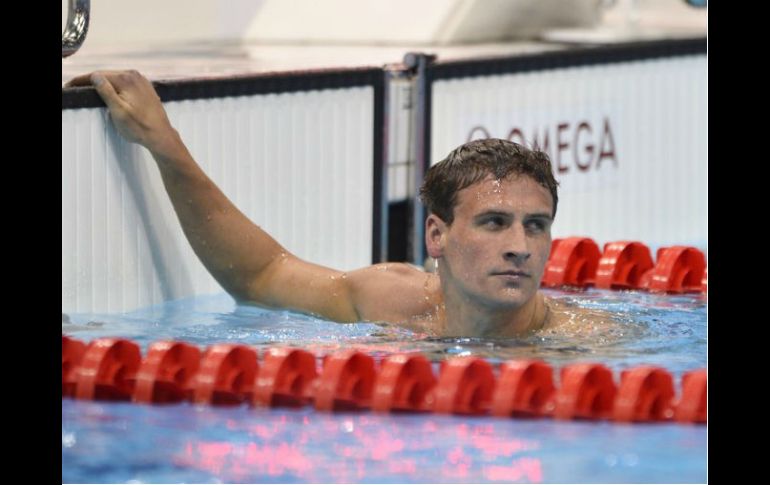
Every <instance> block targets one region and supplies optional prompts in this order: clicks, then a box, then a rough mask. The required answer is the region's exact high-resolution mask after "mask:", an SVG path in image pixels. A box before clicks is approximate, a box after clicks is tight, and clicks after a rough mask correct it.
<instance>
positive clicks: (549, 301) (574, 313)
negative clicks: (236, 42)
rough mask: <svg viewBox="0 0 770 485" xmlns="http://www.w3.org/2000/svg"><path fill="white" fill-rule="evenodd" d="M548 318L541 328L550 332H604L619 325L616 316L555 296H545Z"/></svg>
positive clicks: (583, 333)
mask: <svg viewBox="0 0 770 485" xmlns="http://www.w3.org/2000/svg"><path fill="white" fill-rule="evenodd" d="M545 303H546V306H547V308H548V319H547V321H546V324H545V327H544V328H543V330H546V331H549V332H550V333H558V334H571V335H581V334H582V335H589V334H597V335H598V334H604V333H606V332H608V331H611V330H613V329H616V328H617V327H619V326H620V325H621V322H620V321H619V320H618V319H617V316H616V315H614V314H612V313H610V312H608V311H605V310H600V309H596V308H584V307H581V306H578V305H576V304H574V303H569V302H565V301H563V300H559V299H556V298H548V297H546V298H545Z"/></svg>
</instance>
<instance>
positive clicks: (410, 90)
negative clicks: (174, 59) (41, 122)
mask: <svg viewBox="0 0 770 485" xmlns="http://www.w3.org/2000/svg"><path fill="white" fill-rule="evenodd" d="M414 59H415V57H412V60H414ZM416 59H418V61H419V62H415V63H411V64H410V62H408V56H407V57H405V58H404V59H403V61H404V62H397V63H394V64H388V65H386V66H385V67H384V68H380V67H378V68H364V69H361V68H359V69H348V70H339V71H334V72H330V71H328V70H324V71H307V72H295V73H284V74H263V75H259V76H251V77H243V76H235V75H233V76H231V77H227V78H221V79H214V78H208V79H191V80H181V81H173V82H171V81H168V82H158V83H156V86H157V88H158V91H159V94H160V95H161V98H162V99H163V100H164V102H165V103H166V106H167V109H168V112H169V115H170V117H171V119H172V122H173V123H174V124H175V126H176V127H177V128H178V129H179V131H180V133H181V134H182V136H183V138H184V139H185V141H186V142H187V144H188V147H189V148H190V150H191V152H192V153H193V156H194V157H195V158H196V160H197V161H198V162H199V163H200V164H201V166H202V167H203V169H204V170H205V171H206V173H208V174H209V176H210V177H211V178H212V179H213V180H214V182H215V183H217V185H219V186H220V187H221V188H222V189H223V191H224V193H225V194H226V195H227V196H228V197H230V198H231V200H233V202H234V203H235V204H236V205H237V206H238V207H239V208H240V209H241V210H243V212H244V213H245V214H246V215H247V216H248V217H250V218H251V219H252V220H253V221H255V222H256V223H257V224H259V225H260V226H262V227H263V228H265V229H266V230H267V231H268V232H270V233H271V234H272V235H274V236H275V237H276V239H277V240H278V241H279V242H281V243H282V244H283V245H284V246H286V247H287V248H288V249H289V250H290V251H292V252H294V253H295V254H297V255H298V256H300V257H302V258H306V259H308V260H311V261H314V262H317V263H320V264H324V265H328V266H332V267H336V268H339V269H353V268H356V267H360V266H364V265H367V264H370V263H372V262H376V261H381V260H386V259H391V260H392V259H394V255H396V254H405V255H407V257H406V259H408V260H411V261H413V262H415V263H417V264H422V263H423V261H424V250H423V238H422V227H423V220H424V219H423V217H422V215H421V214H422V208H421V207H420V205H419V202H418V201H417V200H416V198H415V194H416V191H417V187H418V186H419V184H420V182H421V177H422V174H423V173H424V170H425V169H427V167H428V166H429V165H430V164H431V163H435V162H437V161H438V160H440V159H441V158H443V157H444V156H445V155H446V154H447V153H448V152H449V151H450V150H451V149H452V148H454V147H455V146H457V145H459V144H461V143H463V142H466V141H468V140H470V139H474V138H481V137H486V136H491V137H500V138H509V139H511V140H513V141H517V142H524V143H526V144H529V145H537V146H539V147H541V148H542V149H544V150H546V151H547V152H549V154H550V155H551V157H552V160H553V163H554V170H555V172H556V175H557V179H558V180H559V181H560V182H561V191H560V200H561V203H560V204H559V213H558V217H557V220H556V224H555V225H554V232H553V235H554V237H556V238H558V237H565V236H588V237H591V238H593V239H594V240H596V241H603V242H611V241H617V240H628V239H636V240H640V241H645V242H646V243H647V244H648V245H649V246H650V249H652V251H653V252H654V251H656V249H657V248H659V247H661V246H666V245H672V244H680V245H691V246H696V247H698V248H700V249H701V250H703V251H704V252H707V247H706V239H707V230H708V227H707V218H706V214H707V176H708V172H707V143H706V140H707V130H708V122H707V59H706V40H705V39H704V38H695V39H669V40H656V41H647V42H634V43H624V44H618V45H610V46H603V47H595V46H590V45H587V46H578V47H574V46H572V47H570V48H566V49H565V48H562V49H560V50H558V51H553V50H552V49H551V50H548V51H544V52H539V53H535V54H518V55H515V56H509V57H494V58H478V59H471V60H467V59H466V60H460V61H458V60H442V59H440V58H439V59H431V58H429V57H425V56H418V57H416ZM394 61H397V60H396V59H394ZM396 208H398V209H399V210H398V211H396V210H395V209H396ZM394 248H395V249H396V251H394V250H393V249H394ZM403 248H406V249H405V250H403V251H401V250H400V249H403ZM389 251H390V254H389ZM221 291H222V289H221V287H219V285H218V284H217V283H216V282H215V281H214V279H213V278H212V277H211V276H210V275H209V274H208V273H207V271H206V270H205V268H204V267H203V266H202V265H201V263H200V262H199V261H198V260H197V257H196V256H195V255H194V253H193V252H192V249H191V248H190V247H189V244H188V243H187V241H186V240H185V238H184V235H183V233H182V231H181V227H180V226H179V223H178V221H177V219H176V215H175V214H174V212H173V208H172V206H171V204H170V202H169V200H168V197H167V195H166V194H165V190H164V188H163V186H162V182H161V179H160V176H159V173H158V171H157V168H156V167H155V164H154V162H153V161H152V160H151V158H150V156H149V153H148V152H147V151H146V150H144V149H143V148H139V147H138V146H136V145H131V144H127V143H125V142H124V141H123V140H122V139H121V138H120V137H119V136H118V135H117V134H116V133H115V132H114V129H113V128H112V125H111V124H109V123H108V122H107V117H106V110H105V109H104V108H103V105H102V104H101V101H100V100H99V99H98V97H97V96H96V94H95V92H94V91H93V90H92V89H90V88H85V89H65V90H63V92H62V311H63V312H67V313H68V312H120V311H129V310H132V309H137V308H144V307H147V306H150V305H153V304H157V303H160V302H163V301H168V300H173V299H178V298H183V297H187V296H192V295H198V294H210V293H216V292H221Z"/></svg>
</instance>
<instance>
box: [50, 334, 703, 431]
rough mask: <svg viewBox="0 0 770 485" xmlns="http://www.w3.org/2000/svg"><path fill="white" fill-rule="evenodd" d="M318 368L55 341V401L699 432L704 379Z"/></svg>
mask: <svg viewBox="0 0 770 485" xmlns="http://www.w3.org/2000/svg"><path fill="white" fill-rule="evenodd" d="M317 360H318V359H317V358H316V356H315V355H313V354H312V353H310V352H308V351H305V350H302V349H292V348H273V349H269V350H267V351H266V352H265V354H264V356H263V360H262V362H261V363H260V362H259V361H258V355H257V352H256V351H255V350H254V349H252V348H250V347H248V346H246V345H233V344H215V345H212V346H210V347H208V349H206V351H205V352H201V351H200V350H199V349H198V348H197V347H196V346H194V345H190V344H187V343H184V342H170V341H162V342H155V343H153V344H152V345H150V347H149V349H148V351H147V356H146V357H145V358H144V360H142V357H141V353H140V351H139V346H138V345H137V344H136V343H134V342H131V341H129V340H125V339H109V338H102V339H96V340H94V341H92V342H91V343H90V344H88V345H87V346H86V344H84V343H83V342H80V341H77V340H75V339H72V338H70V337H67V336H64V335H62V396H63V397H74V398H76V399H93V400H123V401H128V400H133V401H135V402H138V403H171V402H180V401H191V402H194V403H198V404H209V405H236V404H242V403H249V404H250V405H252V406H270V407H278V406H290V407H297V406H304V405H313V406H315V408H316V409H318V410H323V411H351V410H355V411H360V410H366V409H371V410H373V411H376V412H434V413H443V414H461V415H493V416H499V417H529V418H537V417H553V418H556V419H589V420H599V419H601V420H613V421H622V422H653V421H675V422H682V423H706V420H707V417H706V396H707V376H706V370H705V369H699V370H696V371H692V372H688V373H686V374H684V375H683V376H682V386H681V391H682V392H681V395H680V396H679V397H678V399H677V397H676V395H675V389H674V383H673V378H672V376H671V374H670V373H669V372H668V371H666V370H665V369H662V368H660V367H652V366H640V367H635V368H632V369H627V370H624V371H623V372H622V373H621V376H620V385H619V386H616V384H615V382H614V380H613V375H612V371H611V370H610V369H608V368H607V367H605V366H604V365H602V364H596V363H582V364H574V365H570V366H566V367H563V368H562V369H561V371H560V377H561V379H560V383H559V385H558V386H557V385H556V384H555V382H554V378H553V369H552V368H551V366H550V365H548V364H547V363H545V362H541V361H537V360H521V361H508V362H504V363H502V364H501V365H500V366H499V372H498V375H497V376H496V375H495V369H494V368H493V366H492V364H490V363H489V362H487V361H485V360H484V359H481V358H478V357H454V358H450V359H447V360H445V361H442V362H441V365H440V369H439V375H438V378H437V377H436V376H435V375H434V372H433V364H432V363H431V362H430V361H429V360H428V359H427V358H426V357H425V356H423V355H420V354H395V355H391V356H388V357H386V358H384V359H383V360H382V362H381V363H380V364H379V365H378V364H377V362H376V361H375V359H374V358H373V357H371V356H370V355H367V354H365V353H363V352H359V351H356V350H347V351H343V352H339V353H334V354H330V355H326V356H324V357H323V364H322V366H321V371H320V372H318V370H317V367H316V365H317Z"/></svg>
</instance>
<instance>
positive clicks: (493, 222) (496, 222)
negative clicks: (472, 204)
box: [484, 217, 505, 228]
mask: <svg viewBox="0 0 770 485" xmlns="http://www.w3.org/2000/svg"><path fill="white" fill-rule="evenodd" d="M504 224H505V221H503V218H502V217H491V218H489V219H487V220H486V221H484V225H485V226H487V227H489V228H500V227H503V225H504Z"/></svg>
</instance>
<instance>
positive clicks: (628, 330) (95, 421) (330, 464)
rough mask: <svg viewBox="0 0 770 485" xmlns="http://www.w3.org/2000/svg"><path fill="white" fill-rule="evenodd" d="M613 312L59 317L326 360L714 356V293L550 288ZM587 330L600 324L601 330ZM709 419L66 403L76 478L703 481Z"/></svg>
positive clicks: (228, 310) (68, 472)
mask: <svg viewBox="0 0 770 485" xmlns="http://www.w3.org/2000/svg"><path fill="white" fill-rule="evenodd" d="M546 294H547V295H548V296H550V297H552V298H555V299H558V300H560V301H562V302H565V303H568V304H571V305H576V306H580V307H584V308H590V309H599V310H604V311H609V312H612V313H613V314H614V315H615V316H616V319H617V321H618V324H617V325H615V326H613V327H611V328H609V329H604V328H600V329H598V330H596V329H594V330H591V331H582V327H590V326H591V323H590V321H586V322H585V324H584V325H583V323H582V322H581V331H576V332H574V333H572V334H569V335H558V334H556V335H539V336H534V337H530V338H527V339H520V340H511V339H508V340H494V339H471V338H462V339H457V338H454V339H439V338H432V337H429V336H426V335H422V334H416V333H413V332H410V331H407V330H402V329H397V328H392V327H386V326H380V325H374V324H352V325H339V324H335V323H331V322H326V321H323V320H318V319H315V318H312V317H309V316H305V315H299V314H296V313H291V312H285V311H266V310H262V309H258V308H254V307H249V306H238V305H236V304H235V303H234V302H233V300H232V299H230V297H228V296H227V295H217V296H211V297H197V298H194V299H185V300H179V301H175V302H169V303H167V304H164V305H160V306H156V307H152V308H148V309H145V310H141V311H137V312H132V313H127V314H120V315H82V314H79V315H67V316H66V317H65V316H63V323H62V332H63V333H65V334H68V335H71V336H73V337H75V338H77V339H80V340H83V341H89V340H91V339H94V338H98V337H103V336H113V337H114V336H117V337H125V338H130V339H132V340H133V341H135V342H137V343H138V344H139V345H140V346H141V347H142V352H143V353H144V352H146V350H147V347H148V346H149V344H150V343H152V342H154V341H157V340H161V339H169V338H170V339H177V340H183V341H186V342H190V343H194V344H197V345H199V346H200V347H201V348H204V347H205V346H207V345H209V344H212V343H215V342H238V343H246V344H250V345H253V346H255V347H257V348H269V347H274V346H279V345H293V346H302V347H304V348H306V349H308V350H310V351H312V352H314V353H316V355H319V356H320V355H323V354H326V353H329V352H333V351H335V350H337V349H342V348H350V347H356V348H360V349H363V350H366V351H367V352H369V353H371V354H373V355H377V356H382V355H387V354H389V353H393V352H398V351H411V350H417V351H420V352H422V353H423V354H425V355H427V356H428V357H429V358H431V360H433V361H435V362H438V361H440V360H442V359H444V358H446V357H448V356H455V355H479V356H481V357H484V358H485V359H487V360H489V361H491V362H501V361H504V360H508V359H515V358H532V357H536V358H540V359H543V360H545V361H547V362H549V363H550V364H551V365H552V366H554V367H555V368H559V367H562V366H564V365H568V364H572V363H576V362H601V363H604V364H605V365H607V366H609V367H610V368H612V369H613V371H615V372H616V380H617V375H618V374H617V373H619V371H620V370H622V369H625V368H628V367H633V366H636V365H640V364H655V365H661V366H663V367H665V368H667V369H668V370H669V371H670V372H672V374H673V375H674V377H675V381H676V387H677V389H678V388H679V383H680V377H681V374H682V373H683V372H686V371H688V370H692V369H696V368H702V367H705V366H706V338H707V334H706V301H705V299H704V298H703V297H702V296H665V295H649V294H645V293H639V292H609V291H601V290H589V291H585V292H561V291H546ZM589 330H590V329H589ZM706 435H707V427H706V426H694V425H679V424H633V425H620V424H612V423H606V422H557V421H552V420H521V419H516V420H514V419H500V418H492V417H474V418H469V417H455V416H438V415H377V414H373V413H353V414H351V413H339V414H326V413H319V412H316V411H313V410H312V409H311V408H305V409H300V410H286V409H274V410H264V409H254V408H250V407H247V406H241V407H236V408H218V407H217V408H214V407H204V406H193V405H191V404H179V405H171V406H145V405H134V404H129V403H100V402H80V401H77V402H76V401H72V400H69V399H63V400H62V481H63V482H65V483H85V482H92V483H93V482H99V483H125V482H133V483H140V482H152V483H171V482H176V483H179V482H195V483H222V482H227V483H260V482H262V483H264V482H269V483H276V482H281V483H283V482H327V483H335V482H355V483H409V482H431V483H437V482H438V483H476V482H502V483H511V482H530V483H610V482H612V483H620V482H626V483H628V482H632V483H661V482H665V483H683V482H685V483H703V482H705V481H706V477H707V476H706Z"/></svg>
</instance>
